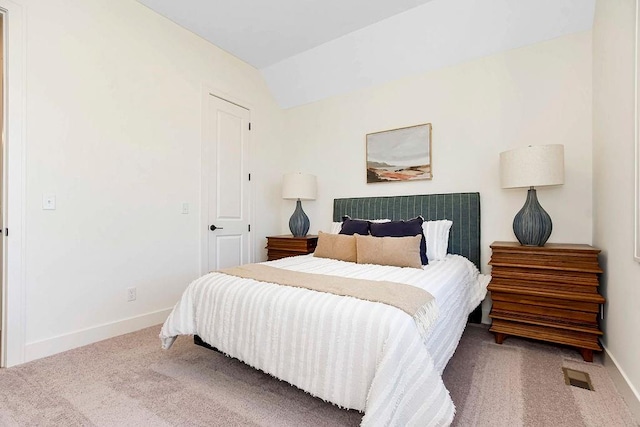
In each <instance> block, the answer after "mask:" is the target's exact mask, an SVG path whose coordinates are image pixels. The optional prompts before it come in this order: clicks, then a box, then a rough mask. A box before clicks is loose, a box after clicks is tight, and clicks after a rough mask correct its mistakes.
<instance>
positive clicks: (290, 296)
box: [160, 255, 488, 426]
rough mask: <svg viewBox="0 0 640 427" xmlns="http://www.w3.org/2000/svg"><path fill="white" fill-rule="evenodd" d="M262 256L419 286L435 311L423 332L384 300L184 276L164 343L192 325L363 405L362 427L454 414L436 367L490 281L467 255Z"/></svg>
mask: <svg viewBox="0 0 640 427" xmlns="http://www.w3.org/2000/svg"><path fill="white" fill-rule="evenodd" d="M267 264H268V265H271V266H273V267H279V268H286V269H290V270H296V271H303V272H307V273H320V274H327V275H340V276H345V277H356V278H361V279H372V280H387V281H391V282H400V283H407V284H410V285H414V286H418V287H421V288H424V289H426V290H427V291H429V292H430V293H431V294H432V295H433V296H434V297H435V299H436V304H437V306H438V309H439V312H440V314H439V317H438V319H437V320H436V322H435V324H434V325H432V327H431V329H430V331H429V333H428V334H427V335H426V336H422V335H420V332H419V331H418V328H417V327H416V324H415V323H414V320H413V319H412V318H411V316H409V315H408V314H406V313H404V312H403V311H401V310H399V309H397V308H394V307H391V306H388V305H385V304H381V303H375V302H370V301H363V300H359V299H355V298H351V297H343V296H337V295H333V294H325V293H320V292H315V291H310V290H307V289H302V288H294V287H288V286H281V285H275V284H271V283H262V282H256V281H255V280H251V279H241V278H237V277H232V276H226V275H224V274H219V273H210V274H207V275H205V276H203V277H201V278H199V279H197V280H195V281H194V282H193V283H191V284H190V285H189V287H188V288H187V290H186V291H185V292H184V294H183V296H182V298H181V300H180V301H179V302H178V304H177V305H176V306H175V308H174V309H173V311H172V312H171V314H170V315H169V317H168V318H167V320H166V322H165V323H164V325H163V327H162V331H161V333H160V338H161V339H162V343H163V347H164V348H169V347H170V346H171V344H172V343H173V341H174V340H175V337H176V336H177V335H194V334H197V335H199V336H200V337H201V338H202V339H203V340H204V341H205V342H207V343H209V344H211V345H213V346H215V347H216V348H218V349H219V350H220V351H222V352H224V353H225V354H228V355H231V356H233V357H236V358H238V359H240V360H242V361H243V362H245V363H247V364H249V365H251V366H253V367H255V368H259V369H261V370H263V371H265V372H267V373H269V374H271V375H273V376H275V377H277V378H280V379H282V380H285V381H287V382H289V383H291V384H294V385H296V386H297V387H299V388H301V389H303V390H305V391H307V392H308V393H311V394H313V395H314V396H318V397H320V398H322V399H324V400H327V401H329V402H332V403H334V404H336V405H339V406H341V407H345V408H351V409H357V410H360V411H364V413H365V415H364V418H363V421H362V425H364V426H378V425H395V426H404V425H419V426H425V425H448V424H449V423H451V421H452V420H453V416H454V412H455V409H454V405H453V402H452V401H451V398H450V397H449V392H448V391H447V390H446V388H445V386H444V384H443V382H442V378H441V374H442V371H443V369H444V367H445V366H446V363H447V362H448V360H449V359H450V358H451V356H452V355H453V352H454V351H455V347H456V346H457V343H458V341H459V339H460V336H461V335H462V331H463V329H464V324H465V322H466V317H467V315H468V314H469V312H470V311H471V310H473V308H474V307H476V306H477V305H478V304H479V302H480V301H481V300H482V299H483V298H484V295H485V293H486V286H487V283H488V277H487V276H484V275H480V274H478V271H477V269H476V268H475V266H474V265H473V264H472V263H471V262H469V261H468V260H467V259H465V258H463V257H460V256H456V255H448V256H447V257H446V258H445V259H444V260H442V261H438V262H435V263H432V264H430V265H429V266H427V267H425V270H418V269H411V268H398V267H388V266H378V265H362V264H354V263H347V262H342V261H335V260H329V259H323V258H314V257H313V256H300V257H294V258H285V259H281V260H278V261H271V262H268V263H267Z"/></svg>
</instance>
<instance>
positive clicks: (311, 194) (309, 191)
mask: <svg viewBox="0 0 640 427" xmlns="http://www.w3.org/2000/svg"><path fill="white" fill-rule="evenodd" d="M316 192H317V183H316V176H315V175H309V174H303V173H287V174H285V175H284V176H283V179H282V198H283V199H287V200H297V202H296V209H295V210H294V211H293V215H291V218H290V219H289V230H291V234H293V235H294V236H295V237H303V236H306V235H307V232H308V231H309V217H308V216H307V214H305V213H304V211H303V210H302V203H301V200H315V199H316Z"/></svg>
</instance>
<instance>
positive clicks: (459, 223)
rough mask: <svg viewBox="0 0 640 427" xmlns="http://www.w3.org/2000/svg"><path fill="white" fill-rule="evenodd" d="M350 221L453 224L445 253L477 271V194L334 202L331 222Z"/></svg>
mask: <svg viewBox="0 0 640 427" xmlns="http://www.w3.org/2000/svg"><path fill="white" fill-rule="evenodd" d="M343 215H349V216H350V217H351V218H362V219H385V218H388V219H390V220H394V221H395V220H401V219H411V218H415V217H416V216H418V215H422V217H423V218H424V219H425V220H427V221H429V220H437V219H449V220H451V221H453V225H452V226H451V232H450V233H449V251H448V252H449V253H452V254H458V255H462V256H464V257H466V258H468V259H469V260H470V261H471V262H473V263H474V264H475V265H476V266H477V267H478V269H480V193H450V194H421V195H416V196H391V197H358V198H348V199H335V200H334V201H333V220H334V221H336V222H337V221H341V220H342V216H343Z"/></svg>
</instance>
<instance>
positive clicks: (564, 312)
mask: <svg viewBox="0 0 640 427" xmlns="http://www.w3.org/2000/svg"><path fill="white" fill-rule="evenodd" d="M493 313H495V314H498V313H499V314H500V315H501V316H500V317H505V316H510V317H512V318H514V319H517V318H518V316H521V315H527V316H533V317H534V318H537V319H539V320H550V321H555V322H558V323H565V322H566V323H570V324H574V325H589V326H595V327H597V326H598V313H597V312H596V313H589V312H586V311H575V310H570V309H561V308H551V307H548V306H540V305H528V304H520V303H514V302H506V301H499V300H493Z"/></svg>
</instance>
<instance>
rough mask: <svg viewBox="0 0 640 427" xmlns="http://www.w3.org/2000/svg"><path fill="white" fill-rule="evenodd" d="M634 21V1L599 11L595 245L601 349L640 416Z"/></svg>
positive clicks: (603, 6)
mask: <svg viewBox="0 0 640 427" xmlns="http://www.w3.org/2000/svg"><path fill="white" fill-rule="evenodd" d="M635 16H636V6H635V1H634V0H619V1H603V0H599V1H598V2H597V4H596V14H595V21H594V27H593V70H594V71H593V158H594V162H593V182H594V199H593V202H594V231H593V242H594V245H595V246H597V247H599V248H600V249H602V255H601V257H600V259H601V263H602V267H603V269H604V274H603V275H602V278H601V280H600V284H601V288H600V289H601V291H602V293H603V295H604V296H605V297H606V298H607V303H606V305H605V316H604V321H603V323H602V324H603V330H604V337H603V343H604V345H605V346H606V348H607V350H608V352H609V354H610V355H611V357H612V359H614V361H615V362H616V363H617V365H618V368H619V369H620V371H621V372H622V374H623V375H624V376H626V380H627V381H628V382H629V384H630V385H631V387H632V388H634V389H635V390H634V391H635V399H636V401H635V402H634V403H635V408H636V413H637V414H640V410H638V409H637V408H640V402H638V400H640V394H639V393H638V392H639V391H640V363H639V361H640V339H638V338H639V332H638V331H639V330H640V264H639V263H637V262H634V260H633V229H634V215H633V212H634V210H633V204H634V123H635V122H634V119H635V116H634V114H635V113H634V94H635V77H634V58H635ZM628 401H629V402H633V399H632V398H631V399H628Z"/></svg>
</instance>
